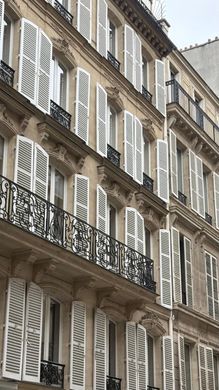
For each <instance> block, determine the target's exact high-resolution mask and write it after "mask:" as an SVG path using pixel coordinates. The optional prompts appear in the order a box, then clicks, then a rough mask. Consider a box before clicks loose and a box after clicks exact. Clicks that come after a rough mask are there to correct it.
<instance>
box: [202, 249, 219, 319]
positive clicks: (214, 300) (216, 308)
mask: <svg viewBox="0 0 219 390" xmlns="http://www.w3.org/2000/svg"><path fill="white" fill-rule="evenodd" d="M205 261H206V281H207V297H208V314H209V315H210V316H211V317H213V318H215V319H216V320H218V321H219V304H218V276H217V259H216V258H215V257H214V256H212V255H210V254H209V253H207V252H205Z"/></svg>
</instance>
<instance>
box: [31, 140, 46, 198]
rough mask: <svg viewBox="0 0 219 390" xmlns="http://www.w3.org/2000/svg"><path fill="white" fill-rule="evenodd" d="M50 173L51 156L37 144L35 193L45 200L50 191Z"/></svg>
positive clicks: (34, 179)
mask: <svg viewBox="0 0 219 390" xmlns="http://www.w3.org/2000/svg"><path fill="white" fill-rule="evenodd" d="M48 171H49V155H48V153H47V152H46V151H45V150H44V149H43V148H42V147H41V146H40V145H38V144H35V153H34V178H33V192H35V194H36V195H38V196H41V197H42V198H43V199H45V200H46V199H47V190H48Z"/></svg>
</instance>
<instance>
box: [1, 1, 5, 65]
mask: <svg viewBox="0 0 219 390" xmlns="http://www.w3.org/2000/svg"><path fill="white" fill-rule="evenodd" d="M4 13H5V2H4V1H3V0H0V60H2V54H3V41H4Z"/></svg>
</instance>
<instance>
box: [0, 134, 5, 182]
mask: <svg viewBox="0 0 219 390" xmlns="http://www.w3.org/2000/svg"><path fill="white" fill-rule="evenodd" d="M4 146H5V140H4V138H3V137H1V136H0V175H3V172H4V171H3V163H4Z"/></svg>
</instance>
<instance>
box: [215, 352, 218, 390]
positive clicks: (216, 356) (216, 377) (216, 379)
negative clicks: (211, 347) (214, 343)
mask: <svg viewBox="0 0 219 390" xmlns="http://www.w3.org/2000/svg"><path fill="white" fill-rule="evenodd" d="M218 363H219V357H218V355H214V383H215V390H217V389H218V386H219V378H218V367H219V366H218Z"/></svg>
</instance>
